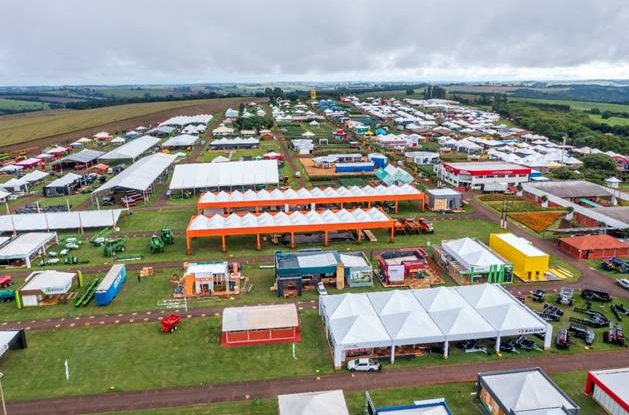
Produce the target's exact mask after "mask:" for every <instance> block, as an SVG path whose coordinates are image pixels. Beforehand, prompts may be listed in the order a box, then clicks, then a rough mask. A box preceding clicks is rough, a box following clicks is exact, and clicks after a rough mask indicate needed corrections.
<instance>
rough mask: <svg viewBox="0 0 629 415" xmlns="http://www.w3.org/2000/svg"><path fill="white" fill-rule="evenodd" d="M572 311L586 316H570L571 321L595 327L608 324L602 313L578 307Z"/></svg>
mask: <svg viewBox="0 0 629 415" xmlns="http://www.w3.org/2000/svg"><path fill="white" fill-rule="evenodd" d="M574 311H575V312H577V313H581V314H585V315H586V316H587V318H578V317H570V321H571V322H574V323H578V324H582V325H584V326H589V327H595V328H600V327H606V326H607V325H609V319H608V318H607V316H605V314H603V313H599V312H598V311H592V310H588V309H587V308H580V307H575V308H574Z"/></svg>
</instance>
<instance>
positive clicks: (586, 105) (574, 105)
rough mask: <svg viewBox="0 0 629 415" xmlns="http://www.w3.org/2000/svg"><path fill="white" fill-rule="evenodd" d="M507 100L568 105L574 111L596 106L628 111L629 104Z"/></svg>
mask: <svg viewBox="0 0 629 415" xmlns="http://www.w3.org/2000/svg"><path fill="white" fill-rule="evenodd" d="M509 101H528V102H537V103H540V104H555V105H570V109H573V110H576V111H589V110H590V109H592V108H598V109H599V110H601V111H615V112H629V105H626V104H612V103H607V102H592V101H572V100H565V99H543V98H519V97H513V98H511V97H510V98H509Z"/></svg>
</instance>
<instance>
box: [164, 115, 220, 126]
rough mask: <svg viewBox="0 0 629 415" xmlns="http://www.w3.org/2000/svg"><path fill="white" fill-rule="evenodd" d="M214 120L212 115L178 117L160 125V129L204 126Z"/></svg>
mask: <svg viewBox="0 0 629 415" xmlns="http://www.w3.org/2000/svg"><path fill="white" fill-rule="evenodd" d="M212 118H214V117H213V116H212V115H210V114H197V115H177V116H175V117H171V118H169V119H167V120H166V121H164V122H162V123H160V124H159V126H160V127H163V126H168V127H177V128H181V127H185V126H186V125H190V124H203V125H207V124H208V123H209V122H210V121H212Z"/></svg>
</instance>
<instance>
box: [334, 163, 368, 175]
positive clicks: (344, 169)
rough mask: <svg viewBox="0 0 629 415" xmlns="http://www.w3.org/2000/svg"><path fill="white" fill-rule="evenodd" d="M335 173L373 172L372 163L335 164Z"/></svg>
mask: <svg viewBox="0 0 629 415" xmlns="http://www.w3.org/2000/svg"><path fill="white" fill-rule="evenodd" d="M334 167H335V170H334V171H335V172H336V173H360V172H369V171H373V169H374V164H373V163H337V164H336V165H335V166H334Z"/></svg>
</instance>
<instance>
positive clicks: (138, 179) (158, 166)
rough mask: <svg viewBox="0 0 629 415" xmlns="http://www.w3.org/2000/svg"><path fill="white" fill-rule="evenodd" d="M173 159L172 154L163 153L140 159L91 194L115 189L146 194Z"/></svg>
mask: <svg viewBox="0 0 629 415" xmlns="http://www.w3.org/2000/svg"><path fill="white" fill-rule="evenodd" d="M175 158H176V157H175V156H174V155H172V154H164V153H156V154H152V155H150V156H146V157H144V158H141V159H140V160H138V161H136V162H135V163H133V164H132V165H131V166H130V167H128V168H126V169H125V170H123V171H121V172H120V173H118V174H117V175H116V176H114V177H113V178H111V179H110V180H109V181H108V182H106V183H105V184H103V185H102V186H100V187H99V188H98V189H96V190H94V191H93V192H92V193H93V194H94V193H99V192H102V191H105V190H111V189H116V188H122V189H132V190H138V191H140V192H148V191H150V189H151V187H152V185H153V183H155V181H156V180H157V179H158V178H159V177H160V176H161V175H162V174H164V172H165V171H166V170H167V169H168V168H169V167H170V166H171V165H172V164H173V163H174V161H175Z"/></svg>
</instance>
